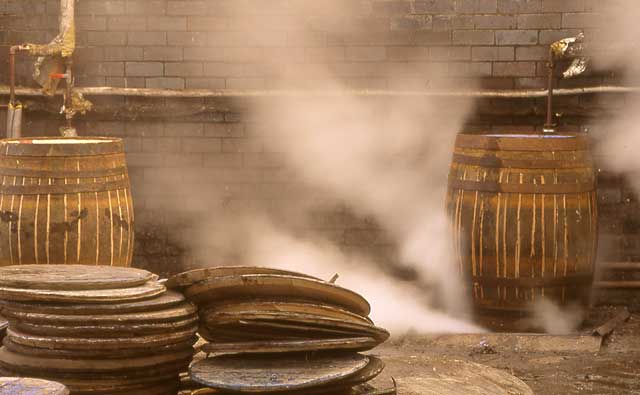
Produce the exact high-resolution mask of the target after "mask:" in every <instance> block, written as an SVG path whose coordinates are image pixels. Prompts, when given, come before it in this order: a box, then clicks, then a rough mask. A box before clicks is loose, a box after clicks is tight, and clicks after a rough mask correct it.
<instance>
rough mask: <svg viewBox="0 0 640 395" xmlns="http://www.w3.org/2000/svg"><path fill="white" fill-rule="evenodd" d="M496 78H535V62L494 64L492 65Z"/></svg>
mask: <svg viewBox="0 0 640 395" xmlns="http://www.w3.org/2000/svg"><path fill="white" fill-rule="evenodd" d="M493 75H494V76H496V77H535V75H536V64H535V62H496V63H494V64H493Z"/></svg>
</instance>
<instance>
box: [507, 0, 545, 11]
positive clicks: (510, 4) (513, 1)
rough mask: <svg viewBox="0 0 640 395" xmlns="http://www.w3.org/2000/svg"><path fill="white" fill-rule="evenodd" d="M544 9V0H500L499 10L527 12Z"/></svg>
mask: <svg viewBox="0 0 640 395" xmlns="http://www.w3.org/2000/svg"><path fill="white" fill-rule="evenodd" d="M540 11H542V0H498V12H500V13H505V14H526V13H535V12H540Z"/></svg>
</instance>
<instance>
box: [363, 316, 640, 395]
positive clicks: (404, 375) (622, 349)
mask: <svg viewBox="0 0 640 395" xmlns="http://www.w3.org/2000/svg"><path fill="white" fill-rule="evenodd" d="M610 312H611V313H612V311H610ZM597 313H600V314H599V315H600V316H601V317H606V316H607V310H606V309H600V310H599V311H598V312H597ZM610 316H611V315H610ZM587 328H588V327H587ZM589 332H590V331H589V330H588V329H585V331H584V332H582V333H581V334H576V335H571V336H551V335H518V334H487V335H447V336H406V337H404V338H401V339H395V340H391V341H389V342H387V343H385V344H384V345H382V346H381V347H379V348H377V349H376V350H375V353H374V354H376V355H380V356H381V357H382V358H383V359H384V360H385V361H386V362H387V365H388V368H387V369H386V371H385V373H384V374H383V375H382V376H381V377H380V378H378V379H377V381H376V383H375V384H376V385H377V386H379V387H388V386H389V385H390V383H391V377H390V376H393V377H394V378H395V379H396V380H397V382H398V389H399V391H398V393H399V394H402V395H414V394H415V395H418V394H432V393H433V394H435V393H438V392H432V391H431V389H429V387H433V383H434V382H435V381H429V380H432V379H433V378H434V377H439V378H440V379H441V380H445V381H450V384H452V385H450V386H449V388H451V390H450V391H449V392H444V391H443V390H439V392H440V393H442V395H445V394H461V395H462V394H473V393H478V394H481V393H482V394H487V395H488V394H496V395H497V394H513V395H515V394H526V393H527V389H526V388H524V389H523V388H522V387H520V386H519V384H518V381H517V380H516V382H514V381H513V380H511V381H510V380H509V378H508V377H509V375H513V376H515V377H517V378H519V379H520V380H522V382H523V383H526V385H528V386H529V387H530V388H531V390H533V392H534V393H536V394H545V395H546V394H549V395H554V394H557V395H567V394H581V395H582V394H594V395H595V394H640V315H639V314H632V316H631V317H630V319H629V320H628V321H627V322H625V323H624V324H622V325H621V326H619V327H618V328H617V329H616V330H615V331H614V332H613V334H611V335H610V336H609V337H607V338H605V339H602V338H600V337H597V336H592V335H590V333H589ZM483 340H484V344H485V346H484V347H483V346H482V345H481V344H480V343H481V342H482V341H483ZM450 361H461V362H462V364H461V363H460V362H457V364H458V365H456V364H455V363H453V364H451V363H449V362H450ZM466 362H471V363H478V364H482V365H485V366H487V367H492V368H495V369H497V371H499V372H502V373H506V374H507V375H506V376H502V377H499V376H500V375H499V374H498V373H497V372H496V371H495V370H493V369H487V370H486V372H485V371H484V370H485V369H484V368H483V367H477V366H475V365H468V364H464V363H466ZM461 366H462V367H463V368H464V369H467V370H468V371H469V372H472V373H469V374H467V377H468V378H469V379H468V380H467V381H468V382H475V383H478V382H479V381H480V380H484V379H486V380H488V381H486V380H485V381H483V382H482V384H481V385H479V386H480V387H483V388H484V389H485V391H484V392H477V391H476V389H475V387H474V385H470V386H469V387H464V385H465V384H464V383H463V381H464V380H460V374H458V373H456V372H460V370H461ZM469 366H471V367H469ZM474 367H475V368H474ZM425 377H426V378H428V380H427V381H424V380H422V381H421V378H425ZM492 377H493V378H492ZM496 377H497V378H496ZM436 381H437V380H436ZM420 382H422V383H423V384H425V385H424V387H423V389H422V390H421V389H420V388H419V383H420ZM472 384H473V383H472ZM467 385H468V383H467ZM500 388H504V389H505V390H500Z"/></svg>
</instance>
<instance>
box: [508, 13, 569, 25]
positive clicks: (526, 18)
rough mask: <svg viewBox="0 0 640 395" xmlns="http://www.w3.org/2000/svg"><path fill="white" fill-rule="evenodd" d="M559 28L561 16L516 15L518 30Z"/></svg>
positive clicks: (549, 14)
mask: <svg viewBox="0 0 640 395" xmlns="http://www.w3.org/2000/svg"><path fill="white" fill-rule="evenodd" d="M561 26H562V15H561V14H551V13H546V14H527V15H518V29H558V28H560V27H561Z"/></svg>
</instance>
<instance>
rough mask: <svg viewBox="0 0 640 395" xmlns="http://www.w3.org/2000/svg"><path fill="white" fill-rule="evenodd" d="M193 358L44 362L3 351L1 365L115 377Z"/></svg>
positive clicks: (185, 354) (180, 354)
mask: <svg viewBox="0 0 640 395" xmlns="http://www.w3.org/2000/svg"><path fill="white" fill-rule="evenodd" d="M192 356H193V349H190V350H184V351H180V352H175V353H170V354H167V355H153V356H149V357H141V358H122V359H104V360H96V359H73V360H70V359H63V358H42V357H32V356H27V355H21V354H17V353H14V352H11V351H9V350H7V349H6V348H5V347H2V348H0V364H2V365H3V366H6V367H7V368H9V369H12V370H15V369H18V370H23V369H24V370H28V371H34V370H38V371H41V372H66V373H110V372H111V373H113V372H119V371H122V370H129V369H131V370H136V369H140V370H144V369H145V368H152V367H154V366H159V365H163V364H170V363H173V362H177V361H182V360H185V359H187V358H191V357H192Z"/></svg>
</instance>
